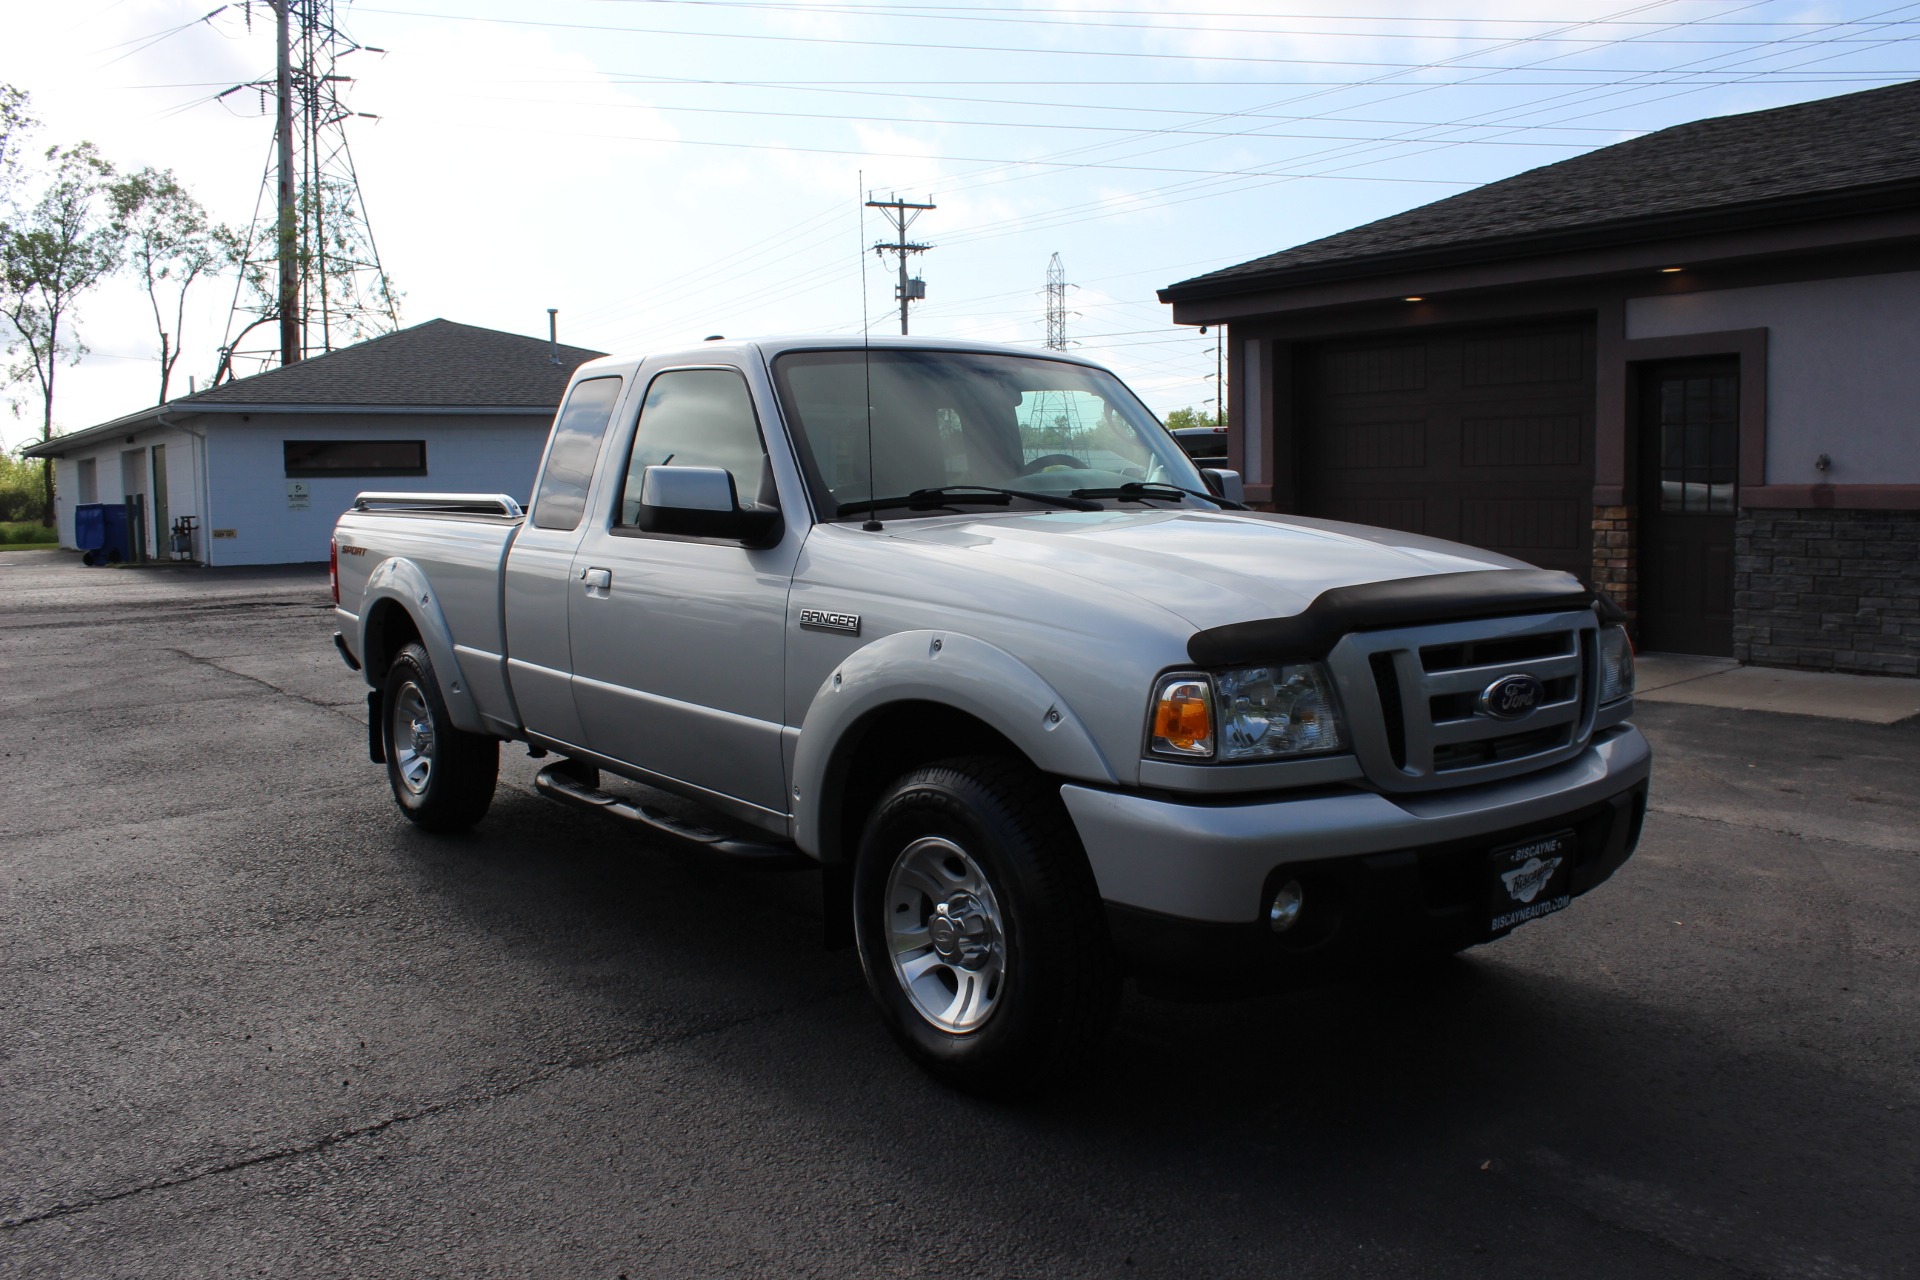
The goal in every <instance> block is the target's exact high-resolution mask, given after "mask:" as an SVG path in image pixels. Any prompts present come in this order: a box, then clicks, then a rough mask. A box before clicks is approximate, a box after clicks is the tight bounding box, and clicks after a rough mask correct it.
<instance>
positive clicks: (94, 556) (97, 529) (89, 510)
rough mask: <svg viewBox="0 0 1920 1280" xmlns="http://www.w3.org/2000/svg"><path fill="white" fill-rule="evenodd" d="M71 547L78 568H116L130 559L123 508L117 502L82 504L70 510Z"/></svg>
mask: <svg viewBox="0 0 1920 1280" xmlns="http://www.w3.org/2000/svg"><path fill="white" fill-rule="evenodd" d="M73 545H74V546H76V547H78V548H80V550H81V551H82V552H84V553H85V554H83V555H82V556H81V557H80V562H81V563H82V564H90V565H92V564H120V563H121V562H123V561H125V560H127V559H130V558H131V557H132V555H133V544H132V543H131V542H129V541H128V540H127V508H126V504H125V503H121V502H83V503H81V504H80V505H79V506H76V507H75V508H74V509H73Z"/></svg>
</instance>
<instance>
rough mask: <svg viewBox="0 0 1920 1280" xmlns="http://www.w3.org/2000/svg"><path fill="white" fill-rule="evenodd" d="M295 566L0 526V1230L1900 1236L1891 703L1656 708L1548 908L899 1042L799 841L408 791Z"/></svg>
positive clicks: (1090, 1244) (357, 1253) (813, 1247)
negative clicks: (1355, 962)
mask: <svg viewBox="0 0 1920 1280" xmlns="http://www.w3.org/2000/svg"><path fill="white" fill-rule="evenodd" d="M332 627H333V623H332V620H331V614H330V611H329V608H328V606H327V601H326V587H325V579H324V574H323V573H322V574H317V575H316V573H315V572H314V571H312V570H310V569H306V570H297V571H281V570H274V571H259V572H242V571H151V572H140V571H133V570H82V569H80V568H78V567H77V565H75V564H74V562H73V560H72V559H71V557H68V556H65V555H61V554H56V553H11V554H7V555H0V672H3V673H4V678H0V714H3V716H4V719H0V724H4V726H5V728H4V735H3V739H0V819H3V822H0V845H3V847H4V852H3V853H0V872H3V873H4V880H3V881H0V883H3V884H4V893H3V894H0V978H3V980H0V1270H5V1271H6V1272H7V1273H8V1274H11V1275H18V1276H23V1277H24V1276H239V1275H268V1276H295V1275H297V1276H301V1277H330V1276H414V1275H434V1276H440V1275H475V1276H480V1275H484V1276H539V1277H562V1276H564V1277H573V1276H579V1277H602V1278H604V1280H613V1278H614V1277H616V1276H622V1275H624V1276H628V1277H631V1278H632V1280H639V1277H642V1276H720V1275H751V1276H789V1275H794V1276H798V1275H808V1276H813V1275H819V1276H875V1275H900V1276H922V1275H925V1276H948V1277H951V1276H970V1277H1014V1276H1021V1277H1055V1276H1062V1277H1065V1276H1072V1277H1081V1276H1085V1277H1115V1276H1263V1277H1265V1276H1332V1275H1340V1276H1349V1275H1354V1276H1413V1275H1418V1276H1476V1277H1478V1276H1542V1275H1554V1276H1754V1275H1763V1276H1791V1277H1894V1276H1910V1275H1916V1274H1920V1208H1916V1206H1920V794H1917V793H1920V723H1917V722H1916V721H1913V720H1909V721H1906V722H1903V723H1900V724H1895V725H1891V726H1879V725H1862V724H1846V723H1840V722H1837V721H1828V720H1822V719H1812V718H1804V717H1790V716H1784V715H1776V714H1769V713H1764V712H1750V711H1734V710H1726V709H1721V708H1715V707H1702V706H1685V705H1658V706H1653V705H1648V706H1643V707H1642V709H1641V715H1640V721H1641V723H1642V725H1643V727H1644V728H1645V729H1646V730H1647V731H1648V734H1649V736H1650V737H1652V739H1653V741H1654V744H1655V749H1656V751H1657V753H1658V757H1657V764H1656V774H1655V808H1654V812H1653V813H1652V814H1651V815H1650V817H1649V820H1648V824H1647V830H1646V838H1645V841H1644V843H1643V844H1642V847H1641V851H1640V853H1639V854H1638V855H1637V857H1636V858H1635V859H1634V860H1633V861H1632V862H1630V863H1629V864H1628V865H1627V866H1626V868H1624V869H1623V870H1622V871H1621V873H1620V874H1619V875H1618V876H1616V877H1615V878H1614V880H1613V881H1612V882H1610V883H1609V884H1608V885H1606V886H1604V887H1603V888H1602V889H1601V890H1599V891H1598V892H1596V893H1595V894H1593V895H1592V896H1591V897H1589V898H1586V899H1583V900H1582V901H1581V902H1579V903H1578V904H1576V906H1575V907H1574V909H1573V910H1571V911H1568V912H1566V913H1564V914H1562V915H1559V916H1555V917H1552V918H1550V919H1547V920H1543V921H1539V922H1536V923H1534V924H1531V925H1528V926H1526V927H1524V928H1522V929H1520V930H1519V931H1518V932H1517V933H1515V934H1514V935H1513V936H1512V937H1511V938H1509V939H1506V940H1505V941H1503V942H1501V943H1498V944H1495V945H1494V946H1491V947H1487V948H1482V949H1479V950H1477V951H1475V952H1472V953H1470V954H1469V956H1468V957H1467V958H1465V959H1464V960H1461V961H1455V962H1450V963H1447V964H1444V965H1441V966H1439V967H1437V968H1435V969H1433V970H1432V971H1430V972H1425V973H1421V974H1417V975H1409V976H1407V977H1404V978H1399V979H1394V980H1390V981H1389V980H1374V981H1368V982H1364V983H1355V984H1349V985H1345V986H1341V987H1337V988H1332V989H1327V990H1321V991H1316V992H1312V993H1308V994H1304V995H1296V996H1291V997H1283V998H1274V999H1268V1000H1261V1001H1251V1002H1239V1003H1230V1004H1219V1005H1202V1006H1194V1005H1179V1004H1170V1003H1164V1002H1159V1001H1154V1000H1149V999H1146V998H1143V997H1137V996H1130V997H1129V999H1128V1001H1127V1003H1126V1005H1125V1007H1124V1009H1123V1011H1122V1016H1121V1021H1120V1025H1119V1028H1118V1030H1117V1032H1116V1034H1115V1036H1114V1037H1113V1039H1112V1041H1111V1042H1110V1044H1109V1046H1108V1049H1107V1055H1106V1061H1105V1063H1104V1065H1103V1067H1102V1068H1101V1069H1100V1070H1099V1071H1097V1072H1092V1073H1089V1075H1088V1077H1087V1078H1086V1080H1085V1081H1084V1082H1083V1084H1082V1085H1081V1086H1080V1087H1079V1088H1077V1089H1074V1090H1071V1091H1069V1092H1068V1093H1067V1094H1066V1095H1064V1096H1061V1097H1057V1098H1054V1099H1052V1100H1050V1101H1047V1102H1044V1103H1039V1104H1031V1105H1027V1106H1021V1107H1002V1106H993V1105H988V1104H984V1103H980V1102H976V1101H972V1100H969V1099H966V1098H962V1097H958V1096H955V1095H953V1094H950V1093H947V1092H945V1091H944V1090H942V1089H941V1088H939V1087H938V1086H936V1085H933V1084H931V1083H930V1082H928V1081H927V1080H926V1079H924V1078H923V1077H921V1076H920V1075H919V1074H918V1073H917V1072H916V1071H915V1070H914V1069H913V1068H912V1067H910V1066H909V1065H908V1064H907V1063H906V1061H905V1060H904V1059H903V1058H901V1057H900V1056H899V1055H898V1054H897V1053H896V1052H895V1051H894V1049H893V1047H892V1045H891V1043H890V1042H889V1041H888V1040H887V1039H886V1037H885V1035H884V1033H883V1032H882V1031H881V1029H880V1027H879V1024H878V1022H877V1021H876V1020H875V1019H874V1018H873V1017H872V1016H871V1015H870V1014H869V1012H868V1009H867V1005H866V996H865V992H864V990H863V988H862V986H861V983H860V978H859V972H858V966H857V962H856V961H855V959H854V958H853V956H852V954H851V953H850V952H824V951H822V950H821V949H820V947H819V945H818V938H819V933H820V924H819V918H818V915H819V913H818V907H817V904H816V901H815V891H814V884H813V881H812V879H811V878H810V877H808V876H805V875H800V876H760V877H754V876H748V875H744V874H741V873H735V872H729V871H726V870H724V869H718V868H713V867H709V866H705V865H702V864H699V863H695V862H690V861H688V860H687V859H685V858H684V857H678V856H674V855H672V854H671V853H669V852H667V851H664V850H662V849H659V848H650V847H647V846H645V845H641V844H637V843H635V842H634V840H633V838H632V837H631V836H629V835H628V834H627V833H626V832H625V831H624V829H611V828H609V827H608V826H607V825H604V823H603V820H600V819H597V818H596V817H595V815H592V814H584V813H577V812H575V811H572V810H565V809H561V808H558V807H556V806H554V805H552V804H551V803H550V802H548V801H545V800H543V799H541V798H539V797H537V796H536V795H534V794H533V793H532V791H531V788H530V782H531V778H532V773H533V768H532V765H531V764H530V763H529V762H528V761H527V760H526V759H525V758H524V756H523V755H522V754H521V753H520V752H518V751H510V752H508V753H507V754H506V755H505V756H504V758H503V763H504V767H503V782H502V788H501V792H500V795H499V797H498V799H497V800H496V802H495V806H494V809H493V812H492V814H491V815H490V817H489V818H488V820H487V822H486V823H485V824H483V825H482V827H481V828H479V829H478V830H477V831H476V832H475V833H474V834H473V835H471V836H469V837H463V838H459V839H447V838H434V837H430V836H427V835H424V834H422V833H419V832H417V831H415V830H414V829H413V828H411V827H410V826H409V825H408V824H407V823H406V822H404V821H403V820H401V819H400V817H399V816H398V814H397V813H396V812H395V811H394V810H393V807H392V802H391V801H390V800H389V798H388V796H387V793H386V785H385V779H384V775H383V773H382V771H381V770H380V769H379V768H378V767H377V766H374V765H371V764H369V763H368V762H367V760H366V754H365V729H364V722H363V717H364V710H365V708H364V702H363V688H362V686H361V685H360V684H359V683H358V678H357V677H355V676H353V675H352V674H351V673H349V672H348V671H347V670H346V669H345V668H344V667H343V666H342V665H341V664H340V662H339V660H338V658H337V657H336V656H335V655H334V653H333V651H332V647H331V645H330V644H329V642H328V636H329V633H330V632H331V630H332Z"/></svg>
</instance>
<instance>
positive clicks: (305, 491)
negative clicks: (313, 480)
mask: <svg viewBox="0 0 1920 1280" xmlns="http://www.w3.org/2000/svg"><path fill="white" fill-rule="evenodd" d="M311 506H313V489H312V487H311V486H309V485H308V484H307V482H306V481H305V480H289V481H287V510H289V511H305V510H307V509H308V508H309V507H311Z"/></svg>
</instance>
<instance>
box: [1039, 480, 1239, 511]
mask: <svg viewBox="0 0 1920 1280" xmlns="http://www.w3.org/2000/svg"><path fill="white" fill-rule="evenodd" d="M1073 496H1074V497H1076V498H1165V499H1167V500H1168V501H1171V502H1178V501H1179V500H1180V499H1181V497H1182V496H1185V497H1189V498H1205V499H1206V500H1207V501H1208V502H1212V503H1216V504H1217V505H1219V506H1222V507H1225V508H1227V509H1228V510H1229V511H1246V510H1248V507H1247V505H1246V504H1245V503H1242V502H1235V501H1233V500H1232V499H1230V498H1223V497H1221V496H1220V495H1219V494H1217V493H1202V492H1201V491H1200V490H1198V489H1188V488H1186V487H1185V486H1183V485H1177V484H1168V483H1167V482H1166V481H1164V480H1129V481H1127V483H1125V484H1123V485H1121V486H1120V487H1119V488H1117V489H1075V490H1074V491H1073Z"/></svg>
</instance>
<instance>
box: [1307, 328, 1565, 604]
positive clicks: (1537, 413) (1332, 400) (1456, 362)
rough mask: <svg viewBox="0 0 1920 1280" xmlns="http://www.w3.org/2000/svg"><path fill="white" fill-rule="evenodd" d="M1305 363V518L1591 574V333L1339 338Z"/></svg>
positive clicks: (1317, 348) (1315, 349)
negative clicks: (1405, 533)
mask: <svg viewBox="0 0 1920 1280" xmlns="http://www.w3.org/2000/svg"><path fill="white" fill-rule="evenodd" d="M1299 359H1300V365H1299V367H1298V372H1299V386H1300V389H1301V398H1300V406H1299V407H1300V414H1299V417H1298V419H1297V421H1298V422H1299V427H1298V430H1297V432H1296V436H1295V440H1296V447H1297V448H1298V451H1299V452H1298V458H1299V465H1300V471H1299V475H1300V488H1299V500H1300V509H1301V510H1302V511H1303V512H1305V513H1306V514H1308V515H1315V516H1324V517H1327V518H1329V519H1334V520H1352V521H1356V522H1358V523H1361V524H1375V525H1384V526H1386V527H1387V528H1391V529H1407V530H1411V531H1413V532H1415V533H1425V534H1431V535H1432V536H1434V537H1437V538H1450V539H1453V540H1455V541H1458V542H1466V543H1471V544H1472V545H1474V546H1478V547H1488V548H1491V549H1493V550H1495V551H1500V552H1504V553H1505V554H1507V555H1510V556H1516V557H1518V558H1520V559H1522V560H1526V561H1529V562H1531V563H1533V564H1537V565H1540V566H1542V567H1543V568H1549V569H1565V570H1567V571H1568V572H1570V573H1575V574H1578V575H1579V576H1580V577H1581V578H1583V579H1584V578H1586V577H1587V576H1588V573H1589V567H1590V564H1591V561H1592V550H1591V532H1590V531H1591V529H1592V523H1591V519H1592V501H1593V328H1592V326H1591V325H1587V324H1564V325H1546V326H1532V327H1528V328H1524V329H1500V330H1470V331H1454V332H1451V333H1444V334H1430V335H1425V336H1422V337H1419V338H1412V339H1409V338H1400V337H1395V338H1392V339H1373V340H1356V341H1343V342H1331V343H1324V344H1320V345H1317V346H1313V347H1308V348H1304V349H1302V351H1301V353H1300V357H1299Z"/></svg>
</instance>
